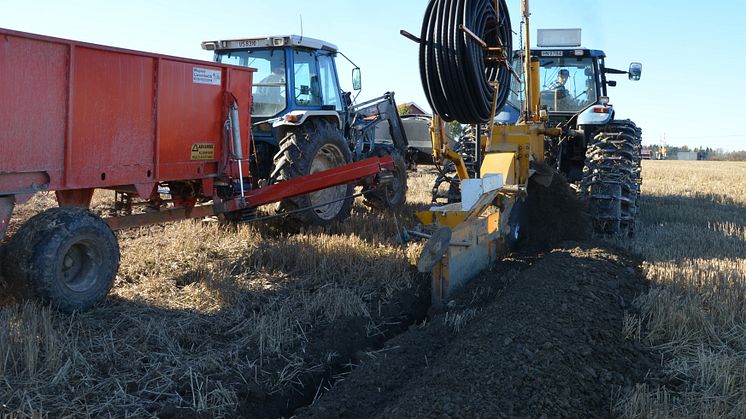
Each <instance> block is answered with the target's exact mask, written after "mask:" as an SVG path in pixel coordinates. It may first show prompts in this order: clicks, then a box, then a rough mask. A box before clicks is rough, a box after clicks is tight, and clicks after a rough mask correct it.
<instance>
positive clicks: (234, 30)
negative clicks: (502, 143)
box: [0, 0, 746, 150]
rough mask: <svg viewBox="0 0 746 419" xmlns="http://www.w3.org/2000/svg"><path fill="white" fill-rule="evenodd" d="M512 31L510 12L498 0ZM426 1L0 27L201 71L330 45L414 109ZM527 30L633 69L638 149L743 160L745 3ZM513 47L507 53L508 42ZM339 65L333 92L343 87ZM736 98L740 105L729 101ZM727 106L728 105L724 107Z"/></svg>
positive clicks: (276, 4) (535, 13) (70, 19)
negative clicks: (186, 62)
mask: <svg viewBox="0 0 746 419" xmlns="http://www.w3.org/2000/svg"><path fill="white" fill-rule="evenodd" d="M507 1H508V5H509V8H510V10H511V17H512V21H513V24H514V30H516V31H517V30H518V27H519V22H520V16H519V10H520V9H519V8H520V2H519V0H507ZM426 4H427V0H398V1H395V0H378V1H372V2H357V1H350V0H344V1H343V0H315V1H311V0H305V1H301V0H284V1H271V2H270V1H262V2H260V1H255V0H244V1H237V0H230V1H217V0H216V1H211V2H205V1H191V0H183V1H167V0H148V1H146V0H128V1H122V0H119V1H110V0H98V1H94V0H68V1H53V0H26V1H19V0H0V27H3V28H8V29H14V30H21V31H27V32H34V33H40V34H45V35H51V36H57V37H63V38H70V39H75V40H80V41H86V42H92V43H98V44H105V45H112V46H118V47H124V48H130V49H137V50H144V51H152V52H159V53H164V54H169V55H177V56H183V57H192V58H201V59H208V60H209V59H210V58H211V54H209V53H207V52H205V51H202V50H201V49H200V46H199V45H200V42H201V41H204V40H213V39H220V38H240V37H250V36H257V35H269V34H287V33H299V32H300V30H301V29H300V28H301V17H302V21H303V33H304V35H306V36H310V37H314V38H320V39H324V40H327V41H330V42H332V43H335V44H337V45H338V46H339V47H340V49H341V50H342V51H343V52H344V53H345V54H346V55H347V56H348V57H350V58H351V59H352V60H353V61H355V63H356V64H358V65H359V66H360V67H361V68H362V71H363V92H362V94H361V96H360V99H365V98H371V97H374V96H378V95H380V94H381V93H383V92H385V91H394V92H396V98H397V100H398V102H407V101H414V102H417V103H418V104H420V105H422V106H425V105H427V101H426V99H425V96H424V94H423V93H422V87H421V83H420V77H419V68H418V58H417V51H418V48H417V45H416V44H415V43H413V42H412V41H409V40H407V39H405V38H403V37H402V36H400V35H399V30H400V29H406V30H408V31H410V32H412V33H418V32H419V29H420V25H421V20H422V15H423V13H424V10H425V6H426ZM530 4H531V11H532V22H531V24H532V28H533V29H532V34H531V36H532V37H533V38H534V39H535V37H536V29H537V28H557V27H560V28H572V27H580V28H582V29H583V45H584V46H586V47H589V48H594V49H602V50H604V51H606V54H607V55H608V59H607V65H608V66H610V67H615V68H619V69H626V68H627V67H628V65H629V63H630V62H631V61H640V62H642V63H643V74H642V80H640V81H639V82H631V81H628V80H626V77H624V76H619V77H617V79H618V80H619V84H618V86H617V87H615V88H611V92H610V96H611V102H612V103H613V104H614V105H615V107H616V109H617V114H618V115H619V116H620V117H625V118H627V117H628V118H631V119H633V120H634V121H635V122H637V124H638V125H639V126H641V127H642V128H643V141H644V142H645V143H657V142H659V141H660V140H661V139H662V138H663V137H664V135H665V136H666V140H667V142H668V143H669V144H673V145H683V144H686V145H689V146H709V147H713V148H724V149H728V150H735V149H746V134H745V133H744V130H743V128H742V127H741V125H740V124H741V123H742V121H743V120H744V118H743V117H742V112H743V111H742V110H741V108H740V102H737V101H738V100H739V99H741V98H744V97H746V86H744V84H746V81H742V80H736V77H735V76H736V75H737V74H739V72H740V70H739V69H740V68H744V66H746V56H745V55H744V54H743V52H742V50H743V48H744V45H746V42H745V41H746V29H745V26H746V24H744V23H743V22H742V16H744V15H746V2H741V1H735V0H721V1H717V2H701V1H699V2H693V1H692V2H690V1H686V2H683V1H675V0H660V1H643V0H625V1H612V0H565V1H556V0H554V1H548V0H531V2H530ZM516 45H517V41H516ZM349 70H350V68H349V66H345V65H342V60H340V73H341V74H343V87H345V86H346V87H347V88H349V87H350V84H349V76H348V74H349ZM739 92H744V93H742V94H741V93H739ZM734 100H735V101H734Z"/></svg>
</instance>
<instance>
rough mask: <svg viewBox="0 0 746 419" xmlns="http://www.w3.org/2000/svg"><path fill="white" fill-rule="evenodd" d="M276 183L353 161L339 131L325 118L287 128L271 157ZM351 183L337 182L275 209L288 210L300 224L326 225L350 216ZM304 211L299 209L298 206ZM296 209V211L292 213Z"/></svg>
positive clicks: (286, 202) (273, 176) (285, 202)
mask: <svg viewBox="0 0 746 419" xmlns="http://www.w3.org/2000/svg"><path fill="white" fill-rule="evenodd" d="M274 162H275V169H274V171H273V173H272V179H273V180H274V181H276V182H279V181H283V180H289V179H293V178H297V177H300V176H305V175H310V174H313V173H317V172H321V171H323V170H327V169H332V168H334V167H338V166H342V165H345V164H348V163H351V162H352V153H351V152H350V148H349V146H348V145H347V141H346V140H345V138H344V136H343V135H342V132H341V131H340V130H339V128H337V127H336V126H335V125H333V124H331V123H329V122H328V121H325V120H320V119H319V120H314V121H311V122H307V123H306V124H304V125H303V126H301V127H299V128H298V129H295V130H293V131H290V132H289V133H288V134H287V135H286V136H285V138H283V139H282V140H281V141H280V151H279V152H278V153H277V154H276V155H275V158H274ZM353 188H354V185H352V184H347V185H339V186H333V187H331V188H327V189H323V190H320V191H317V192H313V193H309V194H306V195H301V196H298V197H295V198H290V199H287V200H285V201H282V202H280V204H279V205H278V208H277V210H278V212H280V213H283V212H285V213H290V215H289V216H288V217H289V218H290V219H291V220H293V221H296V222H297V225H298V226H299V227H301V226H326V225H329V224H331V223H333V222H335V221H340V220H343V219H345V218H347V217H348V216H349V215H350V209H351V208H352V201H353V198H352V193H353ZM303 208H307V209H305V210H301V211H298V210H300V209H303ZM295 211H298V212H295Z"/></svg>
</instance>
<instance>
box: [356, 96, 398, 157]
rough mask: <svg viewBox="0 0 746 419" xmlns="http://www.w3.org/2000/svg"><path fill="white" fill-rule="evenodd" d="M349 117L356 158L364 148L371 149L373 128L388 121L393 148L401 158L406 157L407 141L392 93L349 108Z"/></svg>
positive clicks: (373, 141)
mask: <svg viewBox="0 0 746 419" xmlns="http://www.w3.org/2000/svg"><path fill="white" fill-rule="evenodd" d="M350 115H351V118H350V121H351V123H350V138H351V139H352V140H353V141H354V142H355V144H354V145H355V154H356V158H360V155H362V153H363V152H365V151H366V150H365V148H372V147H373V146H374V145H375V138H374V133H375V128H376V127H378V126H379V125H380V124H381V123H382V122H383V121H388V124H389V130H388V131H389V132H388V134H389V135H390V137H391V141H392V142H393V145H394V147H395V148H396V149H397V150H399V152H400V153H401V154H402V155H403V156H406V155H407V149H408V148H409V141H407V134H406V132H405V131H404V126H403V124H402V121H401V117H400V116H399V111H398V110H397V108H396V101H395V100H394V93H393V92H386V93H384V94H383V96H380V97H377V98H375V99H371V100H368V101H365V102H363V103H360V104H357V105H354V106H352V107H350ZM366 146H367V147H366ZM358 154H360V155H358Z"/></svg>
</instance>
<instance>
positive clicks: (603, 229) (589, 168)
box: [580, 120, 642, 236]
mask: <svg viewBox="0 0 746 419" xmlns="http://www.w3.org/2000/svg"><path fill="white" fill-rule="evenodd" d="M641 134H642V131H641V130H640V129H639V128H637V126H636V125H635V123H634V122H632V121H630V120H623V121H612V122H610V123H609V124H608V125H606V126H605V127H604V128H603V129H602V130H601V131H599V132H598V134H596V136H595V137H594V138H593V140H592V142H591V143H590V144H589V145H588V148H587V151H586V160H585V167H584V168H583V179H582V181H581V184H580V191H581V194H582V198H583V199H584V201H585V202H586V205H587V210H588V214H589V215H590V217H591V219H592V221H593V227H594V231H595V232H596V233H600V234H607V235H620V236H622V235H632V234H634V225H635V219H636V218H637V212H638V206H637V201H638V198H639V196H640V183H641V177H640V171H641V166H640V161H641V158H640V152H641V148H642V145H641V144H642V143H641Z"/></svg>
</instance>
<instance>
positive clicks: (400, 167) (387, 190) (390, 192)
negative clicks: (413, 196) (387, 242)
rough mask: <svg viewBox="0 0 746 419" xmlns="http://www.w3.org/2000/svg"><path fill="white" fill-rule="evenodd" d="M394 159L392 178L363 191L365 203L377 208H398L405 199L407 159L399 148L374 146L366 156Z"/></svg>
mask: <svg viewBox="0 0 746 419" xmlns="http://www.w3.org/2000/svg"><path fill="white" fill-rule="evenodd" d="M386 156H391V157H393V159H394V171H393V173H392V174H393V175H394V178H393V179H392V180H391V182H390V183H388V184H386V185H381V186H380V187H379V188H377V189H374V190H372V191H369V192H365V193H364V194H363V195H364V196H365V201H364V202H365V204H366V205H368V206H369V207H371V208H374V209H377V210H385V209H395V208H399V207H401V206H402V205H404V203H405V202H406V201H407V161H406V160H405V159H404V156H403V155H402V154H401V152H399V150H397V149H395V148H393V147H386V146H384V147H376V148H374V149H373V150H372V151H371V153H370V155H369V156H368V157H386Z"/></svg>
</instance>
